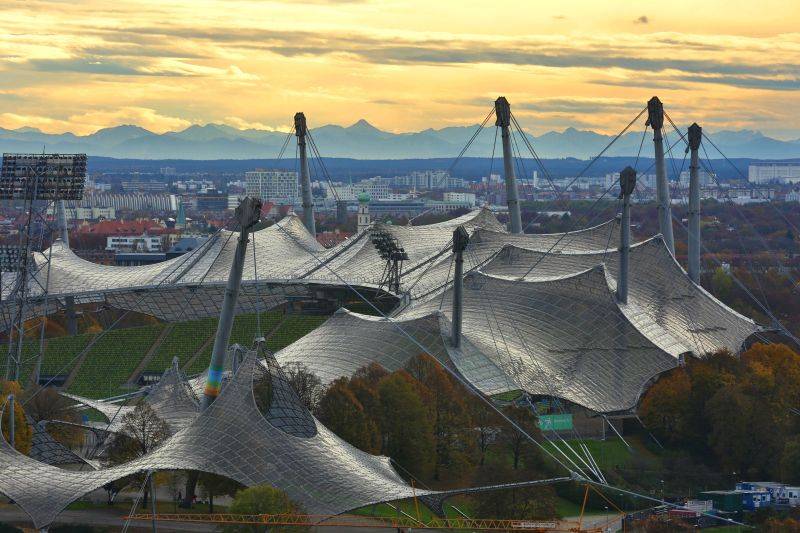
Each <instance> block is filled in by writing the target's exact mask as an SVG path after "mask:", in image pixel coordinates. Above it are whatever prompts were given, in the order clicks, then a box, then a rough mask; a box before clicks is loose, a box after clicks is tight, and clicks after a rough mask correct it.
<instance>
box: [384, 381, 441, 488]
mask: <svg viewBox="0 0 800 533" xmlns="http://www.w3.org/2000/svg"><path fill="white" fill-rule="evenodd" d="M378 393H379V396H380V401H381V411H382V412H381V415H382V417H381V418H382V423H381V427H382V431H383V435H384V447H383V452H384V453H385V454H386V455H388V456H389V457H391V458H392V459H394V460H395V462H397V463H398V464H399V465H401V466H402V467H403V468H404V469H406V470H408V471H409V472H410V473H411V474H412V475H413V476H414V477H416V478H419V479H430V478H431V476H432V474H433V469H434V465H435V461H436V458H435V438H434V434H433V426H432V423H431V420H430V419H429V417H428V416H427V414H428V413H427V409H426V408H425V406H424V405H423V403H422V400H421V399H420V397H419V394H418V393H417V390H416V388H415V386H414V384H413V378H412V377H411V376H410V375H409V374H408V373H407V372H405V371H402V370H400V371H397V372H394V373H392V374H391V375H389V376H387V377H386V378H384V379H383V380H382V381H381V382H380V385H379V386H378Z"/></svg>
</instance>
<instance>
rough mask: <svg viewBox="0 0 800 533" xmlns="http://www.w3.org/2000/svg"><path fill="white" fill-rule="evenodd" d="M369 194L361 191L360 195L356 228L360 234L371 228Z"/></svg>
mask: <svg viewBox="0 0 800 533" xmlns="http://www.w3.org/2000/svg"><path fill="white" fill-rule="evenodd" d="M370 199H371V198H370V196H369V194H367V193H366V191H361V192H360V193H359V195H358V225H357V226H356V228H357V230H358V232H359V233H360V232H361V231H362V230H365V229H367V228H368V227H369V224H370V220H369V201H370Z"/></svg>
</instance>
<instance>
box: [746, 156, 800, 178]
mask: <svg viewBox="0 0 800 533" xmlns="http://www.w3.org/2000/svg"><path fill="white" fill-rule="evenodd" d="M747 181H749V182H750V183H781V184H787V183H800V163H784V162H780V161H776V162H765V163H753V164H752V165H750V166H749V167H748V168H747Z"/></svg>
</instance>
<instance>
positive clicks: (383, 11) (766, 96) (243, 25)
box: [0, 0, 800, 139]
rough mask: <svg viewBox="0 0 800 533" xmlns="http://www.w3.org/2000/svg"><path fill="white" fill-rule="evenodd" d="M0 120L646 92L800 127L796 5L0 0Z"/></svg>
mask: <svg viewBox="0 0 800 533" xmlns="http://www.w3.org/2000/svg"><path fill="white" fill-rule="evenodd" d="M0 40H1V41H2V42H0V126H1V127H5V128H18V127H21V126H32V127H37V128H40V129H42V130H44V131H48V132H63V131H72V132H74V133H78V134H86V133H91V132H93V131H95V130H97V129H99V128H103V127H108V126H114V125H119V124H137V125H140V126H143V127H145V128H148V129H150V130H152V131H156V132H164V131H169V130H176V129H183V128H185V127H186V126H189V125H190V124H205V123H210V122H215V123H225V124H229V125H231V126H236V127H240V128H242V127H255V128H262V129H285V128H287V127H288V125H289V123H290V121H291V117H292V115H293V114H294V112H295V111H301V110H302V111H304V112H305V113H306V115H307V116H308V118H309V124H310V125H311V126H312V127H314V126H315V125H316V126H319V125H322V124H328V123H335V124H342V125H348V124H351V123H353V122H355V121H357V120H358V119H360V118H365V119H367V120H368V121H369V122H371V123H372V124H374V125H375V126H377V127H379V128H381V129H385V130H389V131H394V132H401V131H416V130H420V129H425V128H428V127H433V128H441V127H446V126H450V125H469V124H475V123H476V122H480V120H481V119H482V118H483V117H484V116H485V115H486V113H487V112H488V110H489V108H490V106H491V103H492V101H493V100H494V98H495V97H497V96H498V95H501V94H503V95H505V96H506V97H508V99H509V101H510V102H511V104H512V109H513V110H514V112H515V114H516V115H517V116H518V118H519V119H520V121H521V123H522V124H523V126H524V127H526V128H527V129H529V130H530V131H532V132H534V133H537V134H540V133H542V132H545V131H549V130H562V129H564V128H566V127H569V126H573V127H577V128H583V129H594V130H596V131H600V132H604V133H613V132H616V131H618V130H619V129H620V128H621V127H622V126H624V125H625V124H626V123H627V122H628V120H630V119H631V118H632V117H633V116H634V115H635V114H636V113H637V112H638V111H639V109H641V108H642V107H643V106H644V103H645V101H646V100H647V99H648V98H649V97H650V96H652V95H654V94H657V95H659V96H660V97H661V99H662V100H663V101H664V104H665V108H666V109H667V111H668V112H669V113H670V114H671V115H672V117H673V118H674V119H675V120H676V121H678V122H680V123H683V124H686V123H689V122H691V121H694V120H696V121H697V122H699V123H701V125H703V126H704V127H706V128H708V129H709V130H710V131H715V130H716V131H718V130H721V129H742V128H746V129H756V130H761V131H763V132H764V133H765V134H769V135H772V136H775V137H778V138H781V139H794V138H798V137H800V122H799V121H798V115H800V1H798V0H780V1H778V0H760V1H750V2H744V1H740V0H726V1H717V0H705V1H702V0H691V1H669V2H664V1H660V2H650V1H603V0H589V1H569V0H561V1H548V2H539V1H534V0H527V1H516V2H507V1H498V0H493V1H484V2H471V1H469V0H462V1H451V0H438V1H430V0H428V1H386V2H379V1H370V0H364V1H360V2H359V1H354V2H348V1H325V0H317V1H307V2H290V1H285V2H281V1H260V2H254V1H235V0H227V1H210V0H194V1H191V2H189V1H185V2H184V1H181V2H175V1H163V0H162V1H149V0H147V1H142V0H139V1H136V2H128V1H124V0H122V1H120V0H117V1H114V2H111V1H95V0H86V1H80V0H58V1H45V0H43V1H39V0H26V1H17V0H3V2H1V3H0Z"/></svg>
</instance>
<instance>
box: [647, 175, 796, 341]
mask: <svg viewBox="0 0 800 533" xmlns="http://www.w3.org/2000/svg"><path fill="white" fill-rule="evenodd" d="M652 166H653V165H651V166H650V168H652ZM649 170H650V169H649V168H648V171H649ZM645 172H647V171H645ZM634 192H635V193H636V196H637V198H638V199H639V200H640V201H641V199H642V197H641V191H640V190H639V183H638V182H637V184H636V189H635V190H634ZM672 219H673V220H674V221H675V222H676V223H677V224H678V226H679V227H680V228H682V229H683V230H685V231H688V229H687V228H686V227H685V226H684V225H683V223H682V222H681V221H680V219H678V217H677V216H675V214H674V213H673V214H672ZM700 246H701V247H702V249H703V251H704V252H706V253H708V254H709V255H710V257H711V258H712V260H713V261H715V262H716V263H717V264H718V265H720V266H722V262H721V261H720V260H719V259H717V258H716V257H715V256H713V255H711V252H710V251H709V250H708V248H707V247H706V246H705V244H703V242H702V241H701V242H700ZM730 276H731V279H733V281H734V282H736V285H737V286H739V288H741V289H742V290H743V291H745V293H746V294H747V295H748V296H749V297H750V298H751V299H752V300H753V301H754V302H755V303H756V304H757V305H758V306H759V307H761V309H762V310H764V312H765V313H766V314H767V315H768V316H769V312H768V311H767V310H765V308H764V305H763V304H762V303H761V302H760V301H759V300H758V299H757V298H756V297H755V296H754V295H753V294H752V293H751V292H750V290H749V289H748V288H747V287H746V286H745V285H744V283H742V281H741V280H739V278H737V277H736V276H735V275H734V274H733V273H731V274H730ZM781 328H782V329H783V330H784V331H785V332H786V333H787V334H788V335H789V336H790V337H792V338H794V336H793V335H791V334H790V333H788V331H787V330H786V329H785V328H784V327H783V326H782V325H781ZM756 335H758V336H759V338H760V339H762V340H766V339H765V338H764V337H763V335H761V334H760V333H758V332H756ZM795 340H796V339H795ZM766 342H769V341H766ZM796 342H798V346H800V341H797V340H796Z"/></svg>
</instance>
